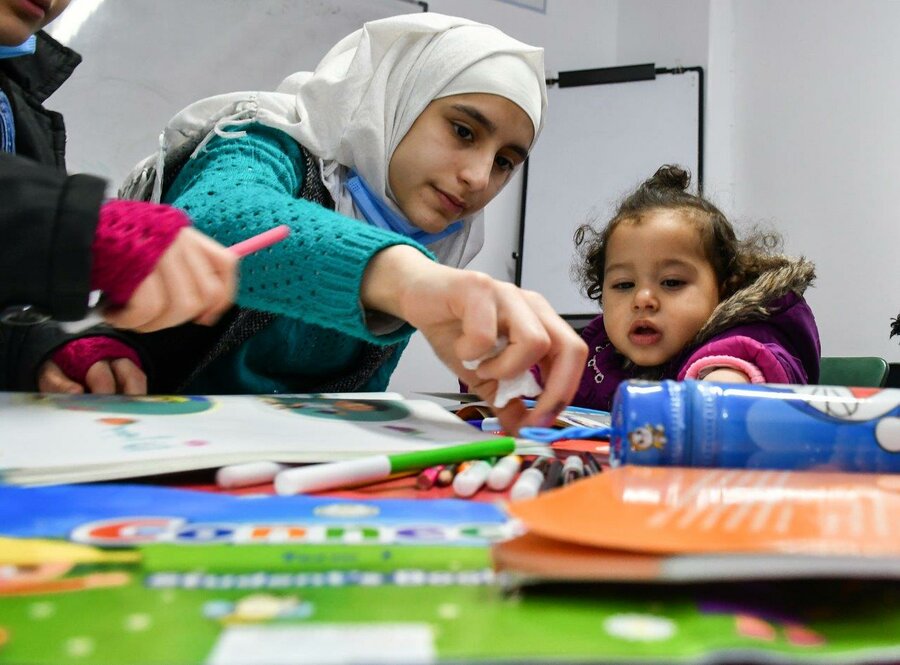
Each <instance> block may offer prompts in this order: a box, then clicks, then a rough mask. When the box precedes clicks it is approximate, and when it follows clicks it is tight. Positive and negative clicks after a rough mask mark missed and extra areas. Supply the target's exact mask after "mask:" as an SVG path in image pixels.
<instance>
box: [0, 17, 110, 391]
mask: <svg viewBox="0 0 900 665" xmlns="http://www.w3.org/2000/svg"><path fill="white" fill-rule="evenodd" d="M80 61H81V56H79V55H78V54H77V53H75V52H74V51H72V50H70V49H68V48H66V47H64V46H62V45H61V44H59V43H57V42H56V41H54V40H53V39H51V38H50V37H49V36H48V35H46V34H45V33H42V32H41V33H38V35H37V49H36V51H35V53H34V54H33V55H28V56H21V57H18V58H11V59H6V60H0V87H2V89H3V92H4V93H6V96H7V97H8V98H9V100H10V103H11V105H12V107H13V114H14V117H15V123H16V154H15V155H12V154H6V153H2V154H0V390H33V389H34V388H35V376H36V370H37V367H38V365H39V364H40V362H41V361H42V360H43V359H44V358H46V356H47V355H48V354H49V353H50V352H51V351H52V350H53V349H54V348H55V347H56V346H58V345H59V344H60V343H61V342H62V341H64V340H65V339H66V336H65V335H64V334H63V333H62V331H60V330H59V328H58V327H57V326H56V325H55V324H41V325H36V324H33V323H32V324H29V325H23V324H27V323H28V322H29V321H33V320H34V319H40V318H43V317H44V316H52V317H53V318H55V319H58V320H72V319H80V318H82V317H83V316H84V315H85V313H86V310H87V300H88V293H89V291H90V269H91V253H90V249H91V242H92V240H93V237H94V230H95V228H96V225H97V218H98V214H99V210H100V205H101V203H102V201H103V196H104V191H105V183H104V181H103V180H101V179H99V178H95V177H92V176H87V175H69V174H67V173H66V170H65V141H66V134H65V126H64V125H63V119H62V116H61V115H60V114H59V113H55V112H53V111H48V110H46V109H45V108H44V107H43V105H42V104H43V102H44V100H45V99H46V98H47V97H48V96H49V95H50V94H51V93H53V92H54V91H55V90H56V89H57V88H58V87H59V86H60V85H61V84H62V83H63V82H64V81H65V80H66V79H67V78H68V77H69V76H70V75H71V73H72V71H73V70H74V69H75V67H76V66H77V65H78V63H79V62H80ZM22 306H30V308H31V309H30V310H29V314H28V315H24V316H23V315H21V314H18V313H17V312H18V311H20V308H21V307H22Z"/></svg>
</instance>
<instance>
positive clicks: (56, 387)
mask: <svg viewBox="0 0 900 665" xmlns="http://www.w3.org/2000/svg"><path fill="white" fill-rule="evenodd" d="M38 390H39V391H41V392H42V393H69V394H73V395H79V394H81V393H83V392H84V388H83V387H82V386H81V384H80V383H76V382H75V381H72V379H70V378H69V377H67V376H66V375H65V374H64V373H63V371H62V370H61V369H60V367H59V365H57V364H56V363H55V362H46V363H44V365H43V366H42V367H41V370H40V374H39V375H38Z"/></svg>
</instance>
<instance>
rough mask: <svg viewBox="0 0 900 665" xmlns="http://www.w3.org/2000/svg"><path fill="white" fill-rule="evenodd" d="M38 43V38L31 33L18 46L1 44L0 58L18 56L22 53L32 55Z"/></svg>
mask: <svg viewBox="0 0 900 665" xmlns="http://www.w3.org/2000/svg"><path fill="white" fill-rule="evenodd" d="M36 45H37V38H36V37H35V36H34V35H31V37H29V38H28V39H26V40H25V41H24V42H23V43H21V44H19V45H18V46H0V59H2V58H17V57H18V56H20V55H31V54H32V53H34V49H35V46H36Z"/></svg>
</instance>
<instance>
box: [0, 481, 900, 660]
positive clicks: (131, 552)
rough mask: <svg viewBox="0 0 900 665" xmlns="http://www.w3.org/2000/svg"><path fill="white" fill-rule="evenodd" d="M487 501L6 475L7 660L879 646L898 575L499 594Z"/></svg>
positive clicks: (884, 653) (1, 566)
mask: <svg viewBox="0 0 900 665" xmlns="http://www.w3.org/2000/svg"><path fill="white" fill-rule="evenodd" d="M512 526H513V525H511V524H510V523H509V522H508V518H507V517H506V516H505V515H504V514H503V512H501V511H500V510H499V509H498V508H497V507H496V506H492V505H486V504H481V503H472V502H464V501H459V500H438V501H428V502H426V501H396V500H394V501H359V500H346V499H333V498H329V497H257V498H243V497H233V496H226V495H215V494H207V493H199V492H189V491H185V490H175V489H166V488H156V487H149V486H128V485H93V486H92V485H83V486H73V487H34V488H21V487H0V570H2V571H3V574H2V575H0V664H6V663H10V664H12V663H15V664H16V665H46V664H47V663H54V664H55V665H75V664H77V665H108V664H109V663H116V664H117V665H172V664H173V663H175V664H178V665H194V664H197V665H200V664H214V665H232V664H237V663H240V664H241V665H255V664H266V665H281V664H285V665H287V664H288V663H296V662H314V663H317V664H322V665H332V664H334V665H336V664H338V663H341V664H343V665H354V664H359V665H362V664H366V665H371V664H372V663H403V664H413V663H415V664H421V665H425V664H429V663H451V662H452V663H465V662H473V663H475V662H478V663H484V662H504V663H524V662H528V663H536V664H537V663H547V664H549V663H553V664H557V663H576V662H577V663H588V662H589V663H597V664H602V663H660V664H662V663H665V664H671V663H681V664H684V663H698V664H700V663H702V664H704V665H710V664H715V663H734V662H777V663H819V662H827V663H832V664H840V663H859V662H866V663H890V662H895V661H896V660H897V659H900V640H898V639H897V635H900V584H898V583H897V582H893V581H890V580H889V581H883V580H880V581H877V582H870V581H865V580H853V581H850V582H847V581H834V580H832V581H828V582H827V583H823V582H822V581H821V580H815V581H813V582H812V583H809V582H803V581H797V580H792V581H778V582H777V583H774V584H772V583H766V582H755V583H752V584H697V585H651V584H630V585H622V584H598V585H593V584H578V585H572V584H567V585H556V586H538V587H526V588H524V589H521V590H519V591H518V592H516V593H512V594H510V593H507V592H506V591H504V589H503V587H502V585H501V584H500V583H499V580H498V576H497V574H496V573H495V572H494V571H492V570H491V568H490V561H489V557H488V551H489V546H490V545H491V543H496V542H498V540H500V539H505V538H507V537H509V535H510V528H511V527H512Z"/></svg>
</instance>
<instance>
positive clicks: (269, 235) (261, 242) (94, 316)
mask: <svg viewBox="0 0 900 665" xmlns="http://www.w3.org/2000/svg"><path fill="white" fill-rule="evenodd" d="M290 232H291V228H290V227H289V226H288V225H287V224H281V225H279V226H276V227H275V228H272V229H269V230H268V231H263V232H262V233H259V234H257V235H255V236H252V237H250V238H247V239H246V240H242V241H241V242H238V243H235V244H233V245H231V246H230V247H229V248H228V249H229V250H231V251H232V252H233V253H234V254H236V255H237V256H238V257H240V258H244V257H245V256H247V255H248V254H252V253H253V252H258V251H259V250H261V249H265V248H266V247H271V246H272V245H274V244H275V243H277V242H281V241H282V240H284V239H285V238H287V237H288V234H290ZM101 323H103V301H102V299H101V300H100V301H99V302H98V303H97V304H96V305H94V306H92V307H91V308H90V309H89V310H88V314H87V316H86V317H85V318H83V319H80V320H78V321H66V322H63V323H60V324H59V325H60V327H61V328H62V329H63V330H64V331H65V332H67V333H69V334H75V333H79V332H81V331H82V330H87V329H88V328H91V327H92V326H96V325H99V324H101Z"/></svg>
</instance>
